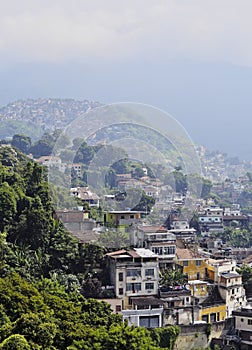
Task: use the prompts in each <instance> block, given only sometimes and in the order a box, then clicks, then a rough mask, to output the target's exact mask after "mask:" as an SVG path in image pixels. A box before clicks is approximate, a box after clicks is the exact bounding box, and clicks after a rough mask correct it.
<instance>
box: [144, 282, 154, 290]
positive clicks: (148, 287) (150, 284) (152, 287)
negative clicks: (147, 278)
mask: <svg viewBox="0 0 252 350" xmlns="http://www.w3.org/2000/svg"><path fill="white" fill-rule="evenodd" d="M145 289H146V290H147V289H154V283H152V282H151V283H145Z"/></svg>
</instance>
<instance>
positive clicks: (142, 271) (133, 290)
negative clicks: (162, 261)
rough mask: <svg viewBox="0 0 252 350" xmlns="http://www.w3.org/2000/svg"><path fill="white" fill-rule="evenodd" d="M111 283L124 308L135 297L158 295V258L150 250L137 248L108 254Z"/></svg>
mask: <svg viewBox="0 0 252 350" xmlns="http://www.w3.org/2000/svg"><path fill="white" fill-rule="evenodd" d="M107 258H108V263H109V272H110V281H111V283H112V285H114V290H115V295H116V297H117V298H122V299H124V307H125V308H126V307H127V306H128V305H129V304H130V301H131V300H130V298H131V297H135V296H149V295H155V296H156V295H158V279H159V267H158V256H157V254H154V253H153V252H152V251H151V250H149V249H144V248H135V249H131V250H119V251H115V252H112V253H108V254H107Z"/></svg>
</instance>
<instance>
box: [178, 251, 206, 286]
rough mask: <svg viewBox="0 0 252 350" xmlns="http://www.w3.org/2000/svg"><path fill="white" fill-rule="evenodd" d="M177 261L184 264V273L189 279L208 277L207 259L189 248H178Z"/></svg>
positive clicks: (181, 264)
mask: <svg viewBox="0 0 252 350" xmlns="http://www.w3.org/2000/svg"><path fill="white" fill-rule="evenodd" d="M176 256H177V258H176V262H177V264H178V265H180V266H182V268H183V274H184V275H186V276H187V278H188V281H192V280H204V279H205V278H206V271H207V270H206V267H207V264H206V259H205V258H202V257H201V256H199V255H198V254H197V253H195V252H193V251H191V250H189V249H181V248H177V251H176Z"/></svg>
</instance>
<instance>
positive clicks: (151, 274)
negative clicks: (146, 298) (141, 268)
mask: <svg viewBox="0 0 252 350" xmlns="http://www.w3.org/2000/svg"><path fill="white" fill-rule="evenodd" d="M145 276H154V269H146V270H145Z"/></svg>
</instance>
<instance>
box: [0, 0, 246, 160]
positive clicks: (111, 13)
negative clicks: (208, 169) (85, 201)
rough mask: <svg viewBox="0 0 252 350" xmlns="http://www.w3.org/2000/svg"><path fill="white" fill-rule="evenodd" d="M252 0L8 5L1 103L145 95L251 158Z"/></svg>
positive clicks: (195, 131)
mask: <svg viewBox="0 0 252 350" xmlns="http://www.w3.org/2000/svg"><path fill="white" fill-rule="evenodd" d="M251 13H252V2H251V0H239V1H238V0H218V1H217V0H204V1H202V0H174V1H172V0H162V1H161V0H153V1H150V0H134V1H132V0H128V1H118V0H106V1H104V0H90V1H88V0H72V1H69V0H68V1H66V0H53V1H47V0H43V1H40V0H35V1H34V0H29V1H25V0H23V1H20V0H19V1H18V0H9V1H8V3H7V2H6V1H1V2H0V33H1V35H0V63H1V64H0V81H1V84H0V104H1V105H3V104H6V103H8V102H11V101H13V100H16V99H20V98H28V97H34V98H35V97H73V98H77V99H85V98H87V99H93V100H99V101H101V102H104V103H109V102H117V101H136V102H143V103H147V104H151V105H154V106H156V107H159V108H162V109H164V110H165V111H167V112H169V113H171V114H172V115H173V116H174V117H175V118H176V119H177V120H179V121H180V122H181V123H182V124H183V125H184V126H185V128H186V129H187V131H188V132H189V134H190V135H191V137H192V138H193V140H194V141H195V142H197V143H201V144H203V145H206V146H208V147H210V148H212V149H219V150H223V151H226V152H228V153H230V154H238V155H240V156H242V157H246V158H248V159H251V160H252V137H251V136H250V135H251V129H252V118H251V116H252V22H251Z"/></svg>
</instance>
